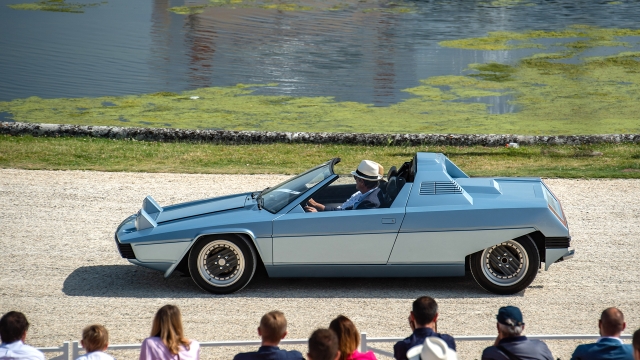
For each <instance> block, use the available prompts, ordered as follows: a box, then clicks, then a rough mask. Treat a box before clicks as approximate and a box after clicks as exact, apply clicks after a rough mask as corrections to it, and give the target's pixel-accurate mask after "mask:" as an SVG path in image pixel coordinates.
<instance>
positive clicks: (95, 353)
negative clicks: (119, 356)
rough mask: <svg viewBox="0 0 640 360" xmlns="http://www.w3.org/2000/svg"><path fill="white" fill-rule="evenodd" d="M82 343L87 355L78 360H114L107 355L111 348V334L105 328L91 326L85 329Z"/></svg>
mask: <svg viewBox="0 0 640 360" xmlns="http://www.w3.org/2000/svg"><path fill="white" fill-rule="evenodd" d="M80 343H81V344H82V347H83V348H84V349H85V350H86V351H87V353H86V354H84V355H82V356H80V357H78V358H77V359H76V360H114V358H113V357H112V356H111V355H109V354H106V353H105V350H107V348H108V347H109V332H108V331H107V329H106V328H105V327H104V326H102V325H89V326H87V327H86V328H84V330H82V340H81V341H80Z"/></svg>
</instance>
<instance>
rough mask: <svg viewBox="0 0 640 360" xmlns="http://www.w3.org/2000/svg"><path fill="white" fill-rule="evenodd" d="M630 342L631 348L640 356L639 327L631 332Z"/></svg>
mask: <svg viewBox="0 0 640 360" xmlns="http://www.w3.org/2000/svg"><path fill="white" fill-rule="evenodd" d="M631 344H632V345H633V349H634V350H635V351H636V352H637V353H638V356H640V329H638V330H636V332H634V333H633V340H631Z"/></svg>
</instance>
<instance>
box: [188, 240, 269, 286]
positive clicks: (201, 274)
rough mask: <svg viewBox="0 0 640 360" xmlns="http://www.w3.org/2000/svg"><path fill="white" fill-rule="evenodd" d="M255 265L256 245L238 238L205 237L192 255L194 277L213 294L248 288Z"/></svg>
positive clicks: (198, 283)
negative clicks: (254, 247) (254, 246)
mask: <svg viewBox="0 0 640 360" xmlns="http://www.w3.org/2000/svg"><path fill="white" fill-rule="evenodd" d="M256 263H257V258H256V252H255V251H254V249H253V246H252V245H251V244H249V243H248V242H247V241H246V240H245V239H244V238H243V237H240V236H237V235H226V234H225V235H209V236H205V237H202V238H200V239H199V240H198V242H197V243H196V244H195V245H194V246H193V247H192V248H191V251H190V253H189V272H190V273H191V278H192V279H193V281H194V282H195V283H196V284H197V285H198V286H199V287H200V288H202V289H203V290H206V291H208V292H210V293H213V294H231V293H233V292H236V291H239V290H241V289H242V288H244V287H245V286H247V284H248V283H249V282H250V281H251V278H252V277H253V274H254V273H255V271H256Z"/></svg>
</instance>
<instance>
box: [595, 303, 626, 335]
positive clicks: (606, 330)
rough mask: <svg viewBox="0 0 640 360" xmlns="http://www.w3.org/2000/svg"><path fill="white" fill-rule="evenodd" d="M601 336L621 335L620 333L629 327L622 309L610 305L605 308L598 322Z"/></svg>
mask: <svg viewBox="0 0 640 360" xmlns="http://www.w3.org/2000/svg"><path fill="white" fill-rule="evenodd" d="M598 327H599V328H600V335H601V336H616V337H617V336H620V334H621V333H622V332H623V331H624V329H625V328H626V327H627V324H626V323H625V322H624V315H623V314H622V311H620V310H618V309H617V308H614V307H610V308H607V309H605V310H604V311H603V312H602V314H601V315H600V321H599V322H598Z"/></svg>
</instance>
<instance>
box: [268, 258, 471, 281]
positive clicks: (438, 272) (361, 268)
mask: <svg viewBox="0 0 640 360" xmlns="http://www.w3.org/2000/svg"><path fill="white" fill-rule="evenodd" d="M266 268H267V272H268V273H269V276H270V277H274V278H300V277H336V278H340V277H369V278H371V277H376V278H377V277H381V278H383V277H450V276H464V274H465V270H464V262H463V263H462V264H459V263H457V264H428V265H415V264H414V265H342V264H337V265H308V264H307V265H280V266H267V267H266Z"/></svg>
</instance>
